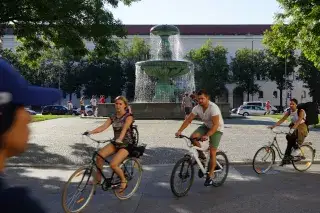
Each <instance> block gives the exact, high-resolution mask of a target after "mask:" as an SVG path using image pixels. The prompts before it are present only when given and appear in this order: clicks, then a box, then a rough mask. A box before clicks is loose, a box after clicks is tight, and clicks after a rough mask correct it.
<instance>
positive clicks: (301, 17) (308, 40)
mask: <svg viewBox="0 0 320 213" xmlns="http://www.w3.org/2000/svg"><path fill="white" fill-rule="evenodd" d="M277 1H278V3H279V4H280V6H281V7H282V9H283V11H284V12H283V13H280V14H278V15H277V19H276V21H275V24H274V26H272V28H271V30H270V31H267V32H265V35H264V41H263V42H264V44H265V45H266V46H267V47H268V48H269V49H270V50H271V51H272V52H273V53H275V54H277V55H278V56H281V57H285V56H286V55H288V54H289V52H287V50H291V49H299V50H301V51H302V52H303V53H304V55H305V57H306V58H307V59H308V60H310V61H312V62H313V63H314V65H315V66H316V67H318V68H320V22H319V19H320V1H314V0H304V1H297V0H277Z"/></svg>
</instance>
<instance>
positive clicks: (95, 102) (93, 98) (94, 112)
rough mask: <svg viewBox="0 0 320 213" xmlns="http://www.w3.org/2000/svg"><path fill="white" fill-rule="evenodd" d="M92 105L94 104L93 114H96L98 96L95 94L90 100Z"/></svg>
mask: <svg viewBox="0 0 320 213" xmlns="http://www.w3.org/2000/svg"><path fill="white" fill-rule="evenodd" d="M90 103H91V106H92V112H93V116H96V110H97V99H96V97H95V96H94V95H93V96H92V98H91V100H90Z"/></svg>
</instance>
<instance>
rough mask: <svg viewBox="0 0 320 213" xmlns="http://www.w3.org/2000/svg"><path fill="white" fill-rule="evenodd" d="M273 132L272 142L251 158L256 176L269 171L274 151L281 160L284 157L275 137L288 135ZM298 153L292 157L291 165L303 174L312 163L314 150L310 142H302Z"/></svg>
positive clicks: (273, 160)
mask: <svg viewBox="0 0 320 213" xmlns="http://www.w3.org/2000/svg"><path fill="white" fill-rule="evenodd" d="M273 132H274V133H275V136H274V137H273V140H272V142H269V144H268V145H266V146H263V147H261V148H260V149H258V151H257V152H256V154H255V155H254V157H253V161H252V166H253V170H254V171H255V172H256V173H257V174H264V173H267V172H268V171H269V170H270V169H271V167H272V165H273V164H274V163H275V159H276V153H275V150H277V153H278V155H279V157H280V158H281V159H283V157H284V153H283V152H282V151H281V149H280V146H279V144H278V141H277V136H278V135H280V134H288V133H287V132H283V131H280V132H275V131H273ZM299 151H300V153H299V155H298V156H295V157H293V156H292V159H291V163H292V165H293V167H294V168H295V169H296V170H297V171H300V172H303V171H306V170H307V169H309V168H310V167H311V165H312V163H313V161H314V157H315V153H316V150H315V149H314V148H313V147H312V143H311V142H304V143H303V144H301V145H299Z"/></svg>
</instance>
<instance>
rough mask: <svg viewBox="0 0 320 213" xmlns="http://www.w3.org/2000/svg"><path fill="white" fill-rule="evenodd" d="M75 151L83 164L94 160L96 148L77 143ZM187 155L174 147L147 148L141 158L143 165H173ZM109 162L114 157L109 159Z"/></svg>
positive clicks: (72, 146)
mask: <svg viewBox="0 0 320 213" xmlns="http://www.w3.org/2000/svg"><path fill="white" fill-rule="evenodd" d="M70 147H71V148H72V149H73V151H72V153H71V154H72V155H76V156H82V161H83V163H86V162H89V161H90V159H91V158H92V155H93V152H94V151H95V147H91V146H89V145H88V144H84V143H76V144H74V145H71V146H70ZM186 153H187V150H185V149H180V148H179V149H177V148H172V147H156V148H150V147H148V146H147V147H146V150H145V153H144V155H143V156H142V157H141V158H140V159H141V162H142V164H144V165H150V164H172V163H175V162H177V161H178V160H179V159H180V158H182V157H183V156H184V154H186ZM107 159H108V160H109V161H110V160H111V159H112V157H109V158H107Z"/></svg>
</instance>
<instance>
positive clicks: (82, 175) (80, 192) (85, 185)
mask: <svg viewBox="0 0 320 213" xmlns="http://www.w3.org/2000/svg"><path fill="white" fill-rule="evenodd" d="M87 137H88V138H90V139H91V140H92V141H94V142H95V143H96V145H97V146H96V149H95V151H94V152H93V155H92V158H91V162H90V164H89V165H87V166H83V167H80V168H79V169H77V170H76V171H75V172H74V173H73V174H72V175H71V176H70V178H69V180H68V181H67V183H66V184H65V186H64V189H63V193H62V207H63V209H64V211H65V212H67V213H77V212H80V211H83V209H85V207H86V206H87V205H88V204H89V202H90V200H91V199H92V197H93V195H94V194H95V192H96V186H97V185H101V188H102V190H104V191H108V190H113V192H114V194H115V196H116V197H117V198H118V199H120V200H126V199H129V198H130V197H132V196H133V195H134V193H135V192H136V191H137V189H138V187H139V185H140V182H141V178H142V166H141V164H140V162H139V160H138V158H139V157H140V156H142V155H143V153H144V151H145V147H146V145H145V144H142V145H136V146H134V148H133V151H132V153H131V154H130V156H128V157H127V158H126V159H125V160H124V161H123V162H122V164H121V165H120V168H121V169H122V170H123V172H124V174H125V177H126V179H127V181H128V187H127V188H126V190H124V191H123V192H120V190H119V189H120V184H121V180H120V178H119V177H118V175H116V173H115V172H113V171H111V174H110V170H109V176H107V175H105V174H104V173H105V171H102V170H101V169H99V168H98V166H97V163H96V157H97V156H99V157H100V158H103V157H102V156H101V155H99V153H98V150H99V145H100V144H104V143H109V142H112V141H114V140H113V139H110V140H104V141H100V140H96V139H93V138H92V137H90V136H89V135H87ZM104 161H105V163H107V164H108V165H109V164H110V162H109V161H108V160H106V159H104ZM135 170H136V171H135ZM97 173H100V174H101V176H102V180H103V181H102V182H101V183H100V184H99V183H97V180H96V175H97ZM135 178H136V179H137V180H136V182H135V183H134V179H135ZM70 188H71V189H72V188H75V190H70V191H71V192H70V191H69V189H70ZM130 188H131V189H130ZM86 189H88V191H87V192H88V195H87V196H85V191H86ZM125 193H127V194H125ZM70 194H71V197H70V196H69V195H70Z"/></svg>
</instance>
